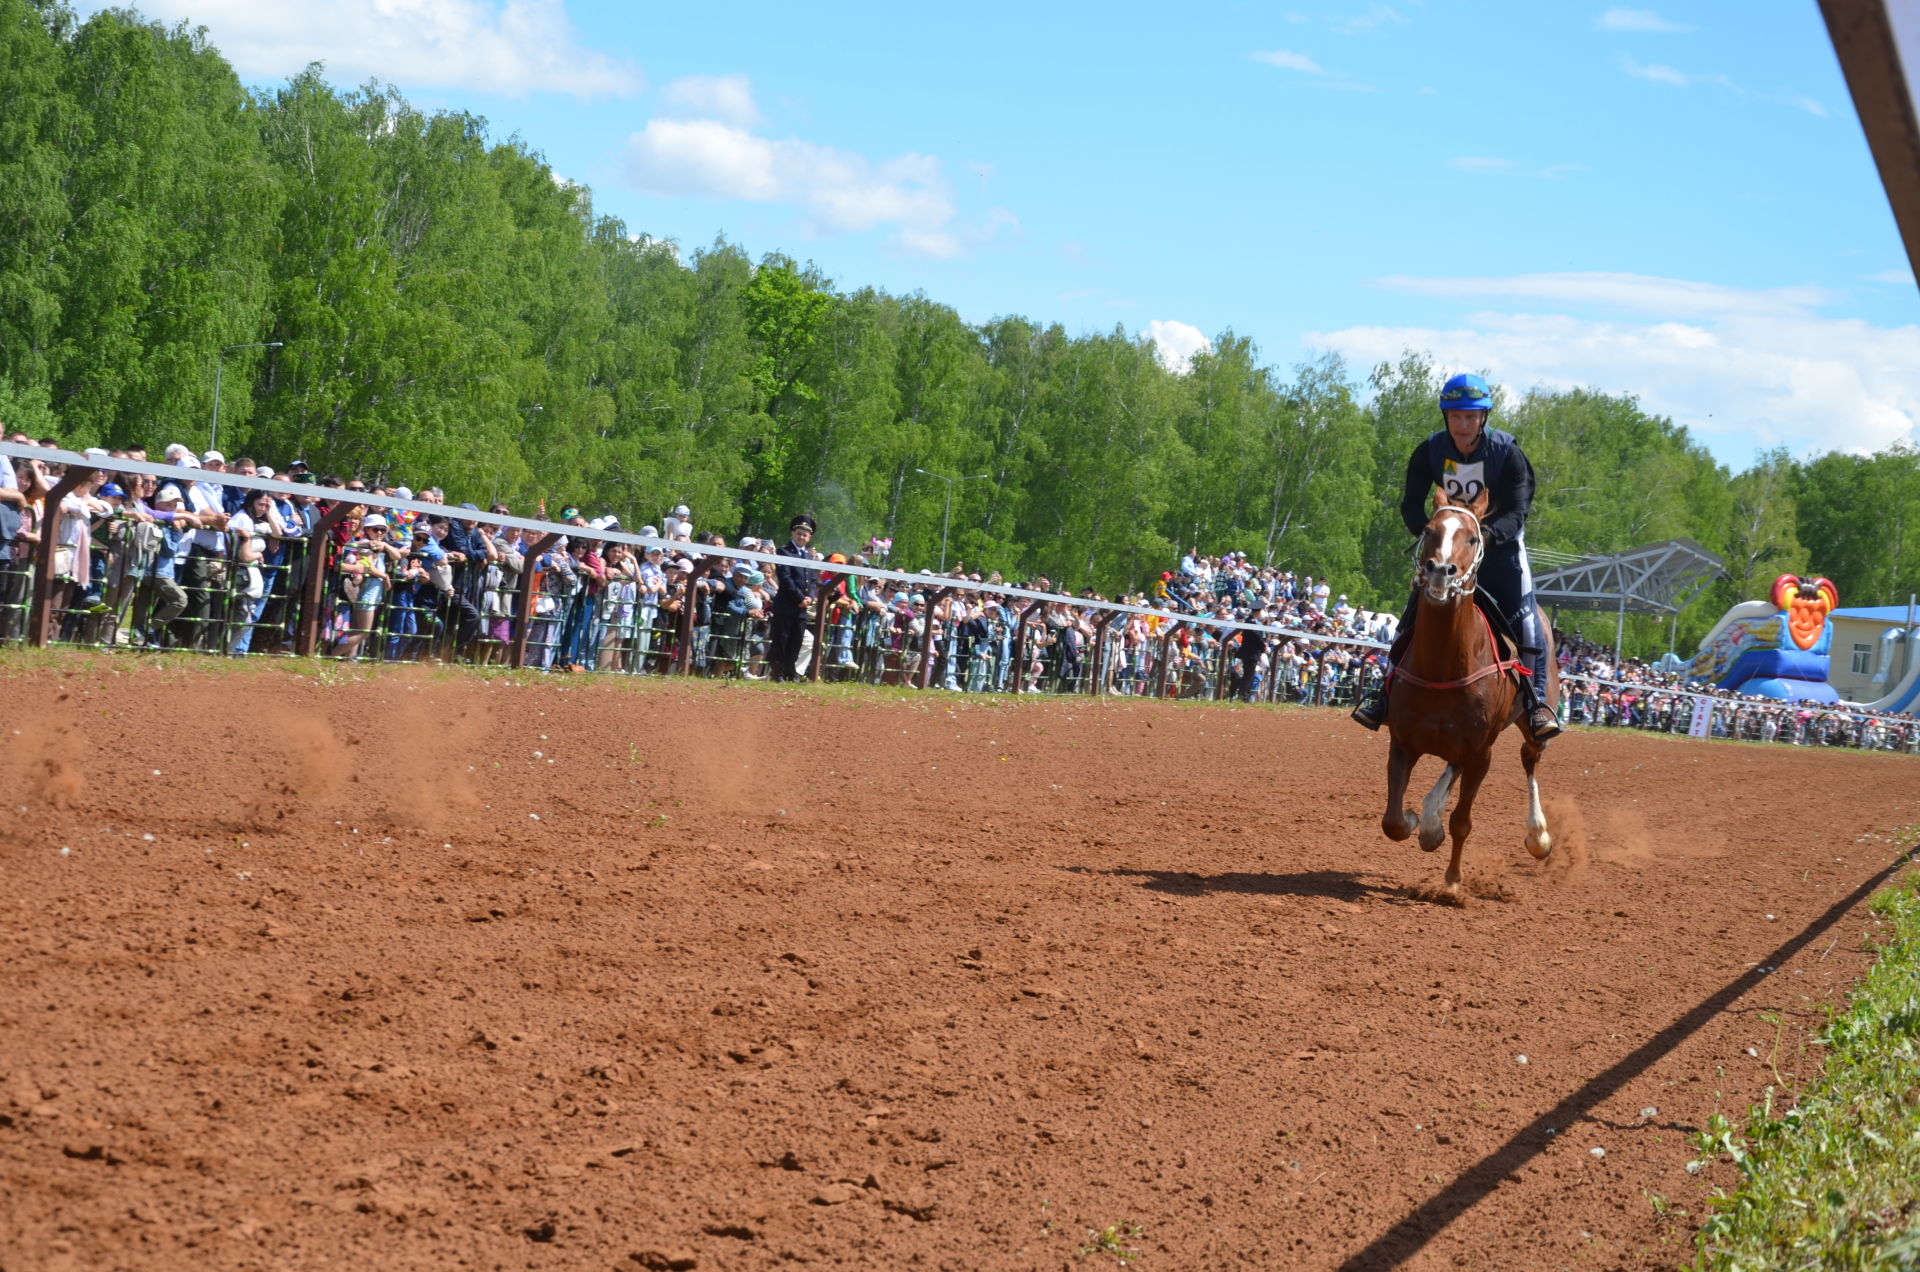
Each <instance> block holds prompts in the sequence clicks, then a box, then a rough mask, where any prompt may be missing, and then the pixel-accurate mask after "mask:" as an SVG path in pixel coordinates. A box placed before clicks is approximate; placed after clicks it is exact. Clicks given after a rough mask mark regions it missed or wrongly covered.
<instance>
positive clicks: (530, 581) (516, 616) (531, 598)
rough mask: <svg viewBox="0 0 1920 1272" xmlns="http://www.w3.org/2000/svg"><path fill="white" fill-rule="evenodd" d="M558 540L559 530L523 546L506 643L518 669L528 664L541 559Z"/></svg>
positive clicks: (510, 660)
mask: <svg viewBox="0 0 1920 1272" xmlns="http://www.w3.org/2000/svg"><path fill="white" fill-rule="evenodd" d="M558 542H560V536H559V534H557V533H549V534H543V535H541V536H540V537H539V538H538V539H535V540H534V541H533V542H532V543H531V544H527V545H525V546H523V547H522V548H521V549H520V594H519V595H518V596H515V597H514V598H513V641H512V643H511V644H509V645H508V646H507V666H509V667H512V668H514V669H515V670H516V671H517V670H518V669H520V668H521V667H524V666H526V665H527V637H528V636H530V635H532V633H533V603H534V602H535V601H536V600H538V599H539V595H538V594H539V591H540V589H539V588H538V587H536V586H535V585H534V579H535V576H536V575H537V574H538V562H539V560H540V558H541V557H543V556H545V555H546V554H547V553H549V552H551V551H552V550H553V545H554V544H556V543H558Z"/></svg>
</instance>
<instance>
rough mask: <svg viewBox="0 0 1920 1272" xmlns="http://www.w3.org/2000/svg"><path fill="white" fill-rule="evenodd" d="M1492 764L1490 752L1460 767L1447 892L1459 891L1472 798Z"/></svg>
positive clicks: (1452, 826)
mask: <svg viewBox="0 0 1920 1272" xmlns="http://www.w3.org/2000/svg"><path fill="white" fill-rule="evenodd" d="M1492 762H1493V755H1492V753H1491V752H1488V753H1485V754H1482V755H1480V756H1479V757H1478V758H1476V759H1474V760H1471V761H1469V762H1468V763H1466V764H1463V765H1461V766H1460V802H1459V803H1457V804H1455V805H1454V806H1453V821H1452V825H1451V826H1450V827H1449V829H1450V830H1452V831H1453V860H1451V861H1449V862H1448V863H1447V891H1448V892H1454V893H1457V892H1459V891H1460V859H1461V857H1463V856H1464V855H1465V854H1466V851H1467V835H1468V833H1469V832H1471V831H1472V830H1473V797H1474V796H1475V795H1478V794H1479V793H1480V783H1481V782H1482V781H1483V780H1484V779H1485V778H1486V776H1487V766H1488V765H1489V764H1491V763H1492Z"/></svg>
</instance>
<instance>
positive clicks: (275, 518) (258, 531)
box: [227, 490, 287, 657]
mask: <svg viewBox="0 0 1920 1272" xmlns="http://www.w3.org/2000/svg"><path fill="white" fill-rule="evenodd" d="M245 494H246V498H245V499H243V500H242V501H241V502H240V507H239V509H238V510H237V511H235V512H234V513H232V514H231V515H230V516H229V517H228V518H227V533H228V534H229V535H231V536H232V538H233V566H234V571H235V582H236V584H237V586H236V588H235V593H234V605H235V609H236V613H235V615H234V623H233V634H232V636H231V637H230V638H229V639H228V642H227V652H228V653H230V654H232V655H233V656H235V657H239V656H240V655H242V654H245V653H246V652H247V651H248V650H250V649H251V648H252V647H253V634H254V628H255V626H256V625H257V624H258V623H259V622H260V615H261V614H262V613H263V612H264V611H265V610H266V608H267V589H268V578H267V572H266V571H267V568H268V562H267V543H268V540H269V539H275V540H278V539H283V538H285V537H287V527H286V526H285V525H283V524H281V521H280V514H279V512H278V511H277V510H275V508H274V506H273V496H272V495H271V494H269V493H268V492H267V491H264V490H247V491H245Z"/></svg>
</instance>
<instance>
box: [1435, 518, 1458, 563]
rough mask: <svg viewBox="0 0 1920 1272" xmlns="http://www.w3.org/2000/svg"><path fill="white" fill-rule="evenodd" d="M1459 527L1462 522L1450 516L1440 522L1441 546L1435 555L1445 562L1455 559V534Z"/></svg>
mask: <svg viewBox="0 0 1920 1272" xmlns="http://www.w3.org/2000/svg"><path fill="white" fill-rule="evenodd" d="M1459 527H1460V523H1459V522H1457V521H1455V520H1454V519H1453V518H1452V517H1448V518H1447V519H1446V520H1445V521H1443V522H1441V523H1440V547H1439V550H1438V551H1437V552H1436V553H1435V555H1437V556H1438V557H1439V558H1440V560H1441V562H1442V563H1443V564H1444V563H1445V562H1448V561H1451V560H1453V536H1454V534H1455V532H1456V531H1458V529H1459Z"/></svg>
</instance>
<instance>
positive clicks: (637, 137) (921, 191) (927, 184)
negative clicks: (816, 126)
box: [626, 119, 1020, 258]
mask: <svg viewBox="0 0 1920 1272" xmlns="http://www.w3.org/2000/svg"><path fill="white" fill-rule="evenodd" d="M626 172H627V177H628V180H629V181H630V182H631V183H632V184H633V185H634V186H635V187H636V188H637V189H639V190H641V191H643V192H645V193H647V194H653V195H660V196H663V197H668V198H677V197H689V196H691V197H704V198H719V199H744V200H747V201H749V202H754V203H774V204H783V205H786V206H790V207H795V208H798V209H800V210H801V211H802V212H804V213H805V214H806V215H807V216H808V218H809V220H810V223H811V224H810V228H811V229H813V230H814V231H816V232H825V233H853V232H860V231H865V230H871V229H875V228H880V227H890V228H891V229H892V242H893V243H894V245H895V246H897V247H899V248H901V249H902V250H904V251H907V252H912V253H914V254H916V255H920V256H936V257H942V258H947V257H954V256H958V255H960V254H961V253H962V252H963V251H964V250H966V249H967V248H968V247H970V246H977V245H979V244H981V243H984V242H987V241H989V240H991V239H993V238H995V237H997V236H998V235H999V234H1000V233H1002V232H1003V231H1006V232H1016V233H1017V232H1018V230H1019V225H1020V222H1019V218H1018V217H1016V216H1015V215H1014V214H1013V213H1012V212H1010V211H1008V210H1007V209H1005V208H990V209H988V211H987V213H986V216H985V218H984V220H983V221H982V222H980V223H979V224H976V225H961V224H957V223H956V218H957V216H958V209H957V208H956V207H955V206H954V198H953V188H952V186H951V185H950V184H949V183H948V181H947V178H946V175H945V173H944V171H943V170H942V168H941V165H940V161H939V160H938V159H936V158H934V157H933V156H931V155H921V154H904V155H898V156H896V157H894V158H892V159H886V160H882V161H879V162H875V161H873V160H871V159H869V158H867V157H866V156H865V155H861V154H856V153H854V152H852V151H848V150H839V149H836V148H834V147H832V146H823V145H819V144H817V143H814V142H810V141H801V140H797V139H793V138H769V137H762V136H759V135H757V134H755V133H752V132H749V131H748V130H746V129H745V128H741V127H737V126H735V125H733V124H730V123H726V122H724V121H722V120H718V119H650V120H648V121H647V124H646V127H645V128H643V129H641V130H640V131H639V132H637V133H634V134H633V135H632V136H631V137H630V138H628V141H627V166H626Z"/></svg>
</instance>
